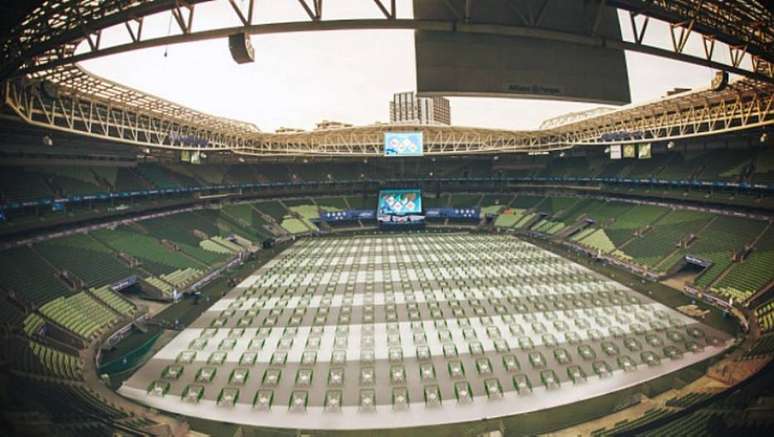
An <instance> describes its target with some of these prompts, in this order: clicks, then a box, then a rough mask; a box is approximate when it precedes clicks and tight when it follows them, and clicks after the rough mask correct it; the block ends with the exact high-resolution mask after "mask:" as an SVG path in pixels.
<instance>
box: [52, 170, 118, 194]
mask: <svg viewBox="0 0 774 437" xmlns="http://www.w3.org/2000/svg"><path fill="white" fill-rule="evenodd" d="M41 170H42V171H45V172H46V173H47V174H48V175H50V176H49V178H50V181H51V185H53V186H54V187H56V188H58V189H59V190H60V191H61V193H62V194H64V195H73V194H83V193H98V192H104V191H108V190H107V189H106V188H105V187H102V186H100V184H99V182H98V181H97V180H96V179H95V177H94V173H93V172H92V170H91V168H90V167H69V166H51V167H41Z"/></svg>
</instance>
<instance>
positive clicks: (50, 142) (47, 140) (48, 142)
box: [43, 135, 54, 147]
mask: <svg viewBox="0 0 774 437" xmlns="http://www.w3.org/2000/svg"><path fill="white" fill-rule="evenodd" d="M43 144H45V145H47V146H49V147H51V146H53V145H54V140H52V139H51V137H50V136H48V135H45V136H43Z"/></svg>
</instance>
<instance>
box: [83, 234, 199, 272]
mask: <svg viewBox="0 0 774 437" xmlns="http://www.w3.org/2000/svg"><path fill="white" fill-rule="evenodd" d="M92 235H93V236H94V237H95V238H97V239H98V240H100V241H102V242H104V243H105V244H107V245H108V246H110V247H111V248H113V250H115V251H118V252H123V253H126V254H128V255H130V256H132V257H133V258H136V259H137V260H139V261H140V262H141V263H142V268H143V269H145V270H147V271H149V272H150V273H152V274H154V275H161V274H164V273H169V272H170V271H173V270H177V269H185V268H187V267H194V268H195V267H200V264H199V263H198V262H196V261H194V260H192V259H190V258H188V257H187V256H185V255H184V254H182V253H180V252H176V251H173V250H171V249H169V248H167V247H165V246H164V245H162V244H161V243H160V242H159V241H158V240H157V239H156V238H154V237H151V236H148V235H144V234H140V233H138V232H134V231H131V230H129V229H128V228H127V227H121V228H118V229H115V230H107V229H100V230H97V231H94V232H92Z"/></svg>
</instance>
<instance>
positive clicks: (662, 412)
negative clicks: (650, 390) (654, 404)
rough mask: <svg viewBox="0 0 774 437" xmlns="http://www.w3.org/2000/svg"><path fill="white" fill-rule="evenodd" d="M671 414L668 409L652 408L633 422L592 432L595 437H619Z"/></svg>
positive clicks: (625, 420)
mask: <svg viewBox="0 0 774 437" xmlns="http://www.w3.org/2000/svg"><path fill="white" fill-rule="evenodd" d="M669 414H671V411H670V410H668V409H664V408H652V409H650V410H647V411H645V413H644V414H643V415H642V416H640V417H638V418H636V419H633V420H629V419H624V420H622V421H620V422H618V423H616V424H615V426H613V427H612V428H610V429H606V428H601V429H597V430H594V431H592V432H591V435H592V436H594V437H603V436H614V435H619V434H622V433H625V432H626V431H628V430H632V429H635V428H637V427H638V426H642V425H645V424H646V423H649V422H652V421H654V420H657V419H660V418H662V417H664V416H667V415H669Z"/></svg>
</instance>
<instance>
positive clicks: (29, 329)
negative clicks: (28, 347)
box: [23, 313, 46, 337]
mask: <svg viewBox="0 0 774 437" xmlns="http://www.w3.org/2000/svg"><path fill="white" fill-rule="evenodd" d="M45 324H46V321H45V320H44V319H43V317H40V316H39V315H38V314H37V313H30V315H28V316H27V317H26V318H25V319H24V325H23V328H24V333H25V334H27V336H29V337H32V336H33V335H37V334H38V333H39V332H40V328H42V327H43V325H45Z"/></svg>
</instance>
